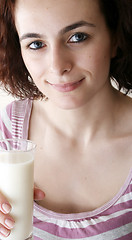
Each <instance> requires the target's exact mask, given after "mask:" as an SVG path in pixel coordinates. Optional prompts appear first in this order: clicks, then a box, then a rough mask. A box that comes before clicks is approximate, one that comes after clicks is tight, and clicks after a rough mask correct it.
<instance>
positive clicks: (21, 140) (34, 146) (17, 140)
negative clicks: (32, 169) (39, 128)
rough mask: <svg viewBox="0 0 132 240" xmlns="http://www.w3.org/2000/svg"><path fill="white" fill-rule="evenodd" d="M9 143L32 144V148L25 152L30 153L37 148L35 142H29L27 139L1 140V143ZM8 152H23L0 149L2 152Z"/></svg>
mask: <svg viewBox="0 0 132 240" xmlns="http://www.w3.org/2000/svg"><path fill="white" fill-rule="evenodd" d="M6 141H7V142H14V143H15V142H27V143H30V144H31V148H30V149H28V150H25V151H24V152H29V151H32V150H34V149H35V148H36V146H37V145H36V143H34V142H33V141H31V140H28V139H25V138H0V143H2V142H3V143H4V142H5V143H6ZM8 151H13V152H23V150H18V149H13V150H5V149H1V148H0V152H8Z"/></svg>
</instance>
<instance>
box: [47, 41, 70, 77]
mask: <svg viewBox="0 0 132 240" xmlns="http://www.w3.org/2000/svg"><path fill="white" fill-rule="evenodd" d="M72 61H73V60H72V57H71V55H70V53H69V51H68V50H67V49H64V48H63V47H59V46H58V47H55V48H52V49H51V50H50V64H49V66H50V69H49V71H50V73H54V74H56V75H59V76H61V75H64V74H68V73H69V72H70V71H71V70H72V65H73V64H72Z"/></svg>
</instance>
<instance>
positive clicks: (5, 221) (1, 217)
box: [0, 212, 15, 230]
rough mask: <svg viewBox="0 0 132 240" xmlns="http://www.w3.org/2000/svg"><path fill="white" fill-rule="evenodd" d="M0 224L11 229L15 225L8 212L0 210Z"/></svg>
mask: <svg viewBox="0 0 132 240" xmlns="http://www.w3.org/2000/svg"><path fill="white" fill-rule="evenodd" d="M0 225H1V226H3V227H5V228H7V229H8V230H9V229H12V228H13V227H14V225H15V222H14V219H13V218H12V217H11V216H9V215H8V214H4V213H2V212H0Z"/></svg>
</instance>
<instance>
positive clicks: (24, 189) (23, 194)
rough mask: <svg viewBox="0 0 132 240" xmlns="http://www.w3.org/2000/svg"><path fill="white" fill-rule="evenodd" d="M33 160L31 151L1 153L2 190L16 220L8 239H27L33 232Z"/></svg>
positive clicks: (0, 184) (0, 177) (0, 182)
mask: <svg viewBox="0 0 132 240" xmlns="http://www.w3.org/2000/svg"><path fill="white" fill-rule="evenodd" d="M33 160H34V159H33V154H32V153H31V152H13V151H10V152H7V153H6V152H5V153H0V191H1V192H2V193H3V194H4V196H5V197H6V198H7V199H8V201H9V202H10V204H11V206H12V210H11V216H12V217H13V218H14V220H15V227H14V229H12V231H11V234H10V236H9V237H7V238H6V239H7V240H25V239H26V238H28V237H29V236H30V234H31V233H32V212H33V163H34V161H33ZM0 239H2V240H5V238H4V237H3V238H0Z"/></svg>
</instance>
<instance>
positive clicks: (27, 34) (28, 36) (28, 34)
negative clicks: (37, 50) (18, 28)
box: [19, 33, 43, 41]
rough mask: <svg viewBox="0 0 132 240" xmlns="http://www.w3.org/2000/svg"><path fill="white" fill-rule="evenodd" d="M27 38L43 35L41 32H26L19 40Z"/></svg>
mask: <svg viewBox="0 0 132 240" xmlns="http://www.w3.org/2000/svg"><path fill="white" fill-rule="evenodd" d="M27 38H43V35H42V34H39V33H25V34H23V35H22V36H21V37H20V38H19V40H20V41H22V40H24V39H27Z"/></svg>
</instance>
